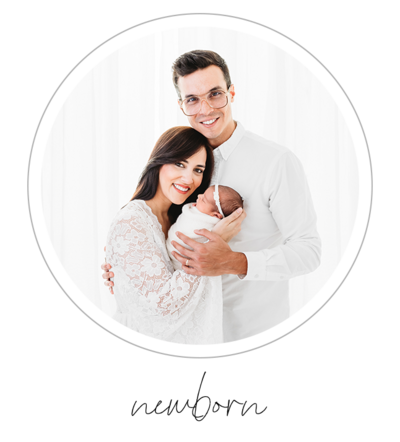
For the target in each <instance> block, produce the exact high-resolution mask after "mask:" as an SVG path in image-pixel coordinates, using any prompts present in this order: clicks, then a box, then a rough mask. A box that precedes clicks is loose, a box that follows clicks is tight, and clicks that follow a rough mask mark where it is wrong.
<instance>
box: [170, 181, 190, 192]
mask: <svg viewBox="0 0 400 442" xmlns="http://www.w3.org/2000/svg"><path fill="white" fill-rule="evenodd" d="M172 185H173V186H174V188H175V190H176V191H177V192H179V193H183V194H186V193H187V192H188V191H189V190H190V187H189V186H183V185H182V184H178V183H173V184H172Z"/></svg>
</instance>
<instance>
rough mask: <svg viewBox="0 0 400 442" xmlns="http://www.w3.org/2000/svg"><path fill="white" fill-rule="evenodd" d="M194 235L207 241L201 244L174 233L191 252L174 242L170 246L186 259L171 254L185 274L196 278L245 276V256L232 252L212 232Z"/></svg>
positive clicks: (205, 230) (200, 232)
mask: <svg viewBox="0 0 400 442" xmlns="http://www.w3.org/2000/svg"><path fill="white" fill-rule="evenodd" d="M195 233H196V234H197V235H201V236H205V237H206V238H208V239H209V241H208V242H207V243H205V244H201V243H198V242H197V241H195V240H194V239H191V238H189V237H187V236H186V235H184V234H183V233H180V232H177V233H176V235H177V237H178V238H179V239H180V240H182V241H183V242H184V243H185V244H187V245H188V246H189V247H191V248H192V249H193V250H188V249H186V248H185V247H182V246H181V245H180V244H178V243H177V242H176V241H172V245H173V246H174V247H175V248H176V249H177V250H178V252H179V253H181V255H184V256H187V257H188V258H184V257H183V256H181V255H180V254H179V253H177V252H175V251H174V252H172V254H173V255H174V257H175V258H176V259H177V260H178V261H179V262H180V263H181V264H182V269H183V270H184V271H185V272H186V273H188V274H190V275H197V276H220V275H225V274H231V275H245V274H246V273H247V258H246V255H244V254H243V253H239V252H233V251H232V250H231V248H230V247H229V246H228V244H227V243H226V242H225V241H224V240H223V239H222V238H221V237H220V236H219V235H217V234H216V233H214V232H209V231H208V230H207V229H201V230H195ZM186 263H187V264H188V265H186Z"/></svg>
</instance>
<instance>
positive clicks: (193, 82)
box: [178, 65, 235, 147]
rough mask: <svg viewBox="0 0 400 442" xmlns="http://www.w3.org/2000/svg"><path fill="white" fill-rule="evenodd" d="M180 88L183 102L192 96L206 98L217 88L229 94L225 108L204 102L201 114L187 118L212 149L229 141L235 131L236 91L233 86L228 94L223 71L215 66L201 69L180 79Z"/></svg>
mask: <svg viewBox="0 0 400 442" xmlns="http://www.w3.org/2000/svg"><path fill="white" fill-rule="evenodd" d="M178 86H179V90H180V92H181V97H182V100H184V99H185V98H188V97H189V96H191V95H198V96H204V98H205V95H206V94H207V93H208V92H210V91H211V90H212V89H215V88H219V89H222V90H223V91H225V92H227V93H228V104H227V105H226V106H225V107H223V108H221V109H213V108H212V107H210V106H209V105H208V103H207V101H205V100H203V101H202V102H201V108H200V110H199V112H198V113H197V114H196V115H193V116H191V117H187V118H188V120H189V124H190V125H191V126H192V127H193V129H196V130H197V131H198V132H200V133H201V134H203V135H204V136H205V137H207V138H208V140H209V142H210V144H211V146H212V147H218V146H220V145H221V144H222V143H224V142H225V141H226V140H228V139H229V138H230V136H231V135H232V133H233V131H234V130H235V122H234V121H233V118H232V108H231V103H232V102H233V99H234V96H235V90H234V87H233V85H231V87H230V89H229V92H228V90H227V85H226V82H225V78H224V74H223V72H222V70H221V69H220V68H219V67H218V66H214V65H212V66H208V67H207V68H205V69H199V70H197V71H195V72H193V73H192V74H189V75H185V76H184V77H180V78H179V80H178Z"/></svg>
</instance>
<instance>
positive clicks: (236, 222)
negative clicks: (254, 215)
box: [212, 207, 246, 242]
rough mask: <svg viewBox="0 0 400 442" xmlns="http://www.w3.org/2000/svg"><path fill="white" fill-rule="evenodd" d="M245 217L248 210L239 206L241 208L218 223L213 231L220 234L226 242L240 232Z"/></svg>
mask: <svg viewBox="0 0 400 442" xmlns="http://www.w3.org/2000/svg"><path fill="white" fill-rule="evenodd" d="M245 218H246V212H245V211H244V210H243V209H242V208H241V207H239V209H237V210H235V211H234V212H233V213H231V214H230V215H229V216H227V217H226V218H224V219H222V220H221V221H220V222H219V223H217V225H216V226H215V227H214V228H213V230H212V231H213V233H216V234H217V235H219V236H220V237H221V238H222V239H223V240H224V241H225V242H229V241H230V240H231V239H232V238H233V237H234V236H236V235H237V234H238V233H239V232H240V229H241V225H242V222H243V220H244V219H245Z"/></svg>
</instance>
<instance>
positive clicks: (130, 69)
mask: <svg viewBox="0 0 400 442" xmlns="http://www.w3.org/2000/svg"><path fill="white" fill-rule="evenodd" d="M193 49H211V50H214V51H216V52H217V53H219V54H220V55H221V56H222V57H223V58H224V59H225V60H226V62H227V63H228V66H229V69H230V73H231V78H232V82H233V84H234V85H235V91H236V97H235V102H234V104H233V115H234V118H235V119H236V120H238V121H240V122H241V123H242V124H243V125H244V127H245V128H246V129H247V130H250V131H252V132H255V133H257V134H259V135H261V136H263V137H264V138H267V139H270V140H272V141H274V142H277V143H279V144H282V145H284V146H286V147H288V148H289V149H291V150H292V151H293V152H294V153H295V154H296V155H297V156H298V157H299V159H300V160H301V162H302V164H303V166H304V169H305V171H306V175H307V178H308V182H309V185H310V189H311V193H312V196H313V200H314V205H315V209H316V212H317V215H318V229H319V232H320V235H321V239H322V264H321V266H320V267H319V269H318V270H316V271H315V272H313V273H311V274H309V275H305V276H303V277H298V278H295V279H293V280H291V285H290V300H291V312H292V313H294V312H295V311H297V310H298V309H299V308H301V307H302V306H303V305H304V304H305V303H306V302H307V301H308V300H309V299H311V298H312V297H313V296H314V295H315V294H316V293H317V292H318V290H319V289H320V288H321V287H322V286H323V285H324V283H325V282H326V281H327V279H328V278H329V276H330V275H331V274H332V272H333V270H334V269H335V267H336V266H337V264H338V262H339V260H340V258H341V256H342V254H343V252H344V250H345V248H346V245H347V243H348V240H349V237H350V234H351V231H352V227H353V224H354V220H355V215H356V210H357V200H358V173H357V164H356V158H355V152H354V147H353V144H352V140H351V138H350V135H349V132H348V130H347V127H346V124H345V122H344V120H343V118H342V116H341V114H340V112H339V111H338V108H337V106H336V105H335V102H334V101H333V100H332V98H331V97H330V95H329V94H328V93H327V91H326V90H325V89H324V88H323V87H322V85H321V84H320V82H319V81H318V80H317V79H316V78H315V77H314V76H313V74H312V73H311V72H310V71H309V70H308V69H306V68H305V67H304V66H303V65H302V64H300V63H299V62H298V61H297V60H295V59H294V58H293V57H292V56H290V55H288V54H287V53H285V52H283V51H282V50H280V49H279V48H277V47H275V46H273V45H270V44H267V43H266V42H264V41H262V40H259V39H257V38H255V37H252V36H248V35H245V34H242V33H239V32H234V31H229V30H223V29H216V28H204V27H202V28H190V29H189V28H188V29H179V30H171V31H163V32H159V33H157V34H155V35H152V36H150V37H146V38H143V39H141V40H139V41H135V42H133V43H131V44H129V45H127V46H125V47H123V48H121V49H120V50H118V51H117V52H115V53H114V54H112V55H111V56H109V57H108V58H106V59H105V60H103V61H102V62H101V63H100V64H98V65H97V66H96V67H95V68H94V69H93V70H92V71H91V72H90V74H88V75H87V76H86V77H85V78H84V79H83V80H82V81H81V83H80V84H79V85H78V87H76V89H75V90H74V92H73V93H72V94H71V96H70V97H69V98H68V100H67V101H66V102H65V105H64V106H63V108H62V110H61V112H60V114H59V116H58V118H57V120H56V122H55V124H54V127H53V130H52V133H51V136H50V139H49V141H48V146H47V150H46V154H45V159H44V163H43V187H42V196H43V210H44V214H45V218H46V222H47V226H48V230H49V235H50V237H51V240H52V243H53V245H54V248H55V250H56V252H57V255H58V256H59V259H60V261H61V262H62V264H63V266H64V268H65V269H66V271H67V272H68V274H69V275H70V277H71V278H72V280H73V281H74V282H75V284H76V285H77V286H78V287H79V288H80V289H81V291H82V292H83V293H84V294H85V295H86V296H87V297H88V298H90V299H91V300H92V301H93V302H94V303H95V304H96V305H97V306H98V307H99V308H101V309H102V310H103V311H104V312H106V313H107V314H110V315H112V314H113V312H114V309H115V304H114V299H113V297H112V295H110V293H109V291H108V290H107V289H106V288H105V287H104V285H103V280H102V279H101V270H100V264H101V262H103V261H104V252H103V247H104V245H105V242H106V236H107V231H108V227H109V225H110V223H111V220H112V219H113V217H114V216H115V214H116V212H117V211H118V210H119V208H121V207H122V206H123V205H125V204H126V203H127V202H128V201H129V199H130V198H131V196H132V194H133V192H134V190H135V188H136V183H137V179H138V177H139V175H140V172H141V170H142V168H143V167H144V165H145V163H146V161H147V158H148V156H149V153H150V151H151V150H152V148H153V146H154V143H155V141H156V140H157V138H158V137H159V136H160V134H161V133H162V132H163V131H165V130H166V129H168V128H169V127H172V126H177V125H188V123H187V120H186V119H185V117H184V115H183V114H182V113H181V111H180V110H179V108H178V106H177V97H176V93H175V89H174V87H173V85H172V72H171V65H172V63H173V61H174V60H175V59H176V58H177V57H178V56H179V55H181V54H183V53H184V52H187V51H190V50H193Z"/></svg>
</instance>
